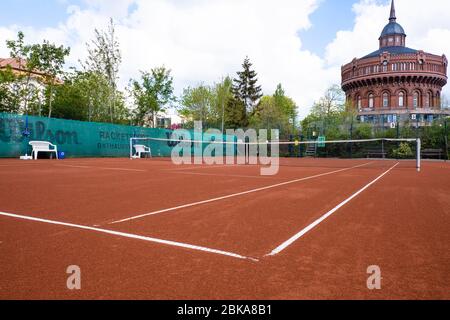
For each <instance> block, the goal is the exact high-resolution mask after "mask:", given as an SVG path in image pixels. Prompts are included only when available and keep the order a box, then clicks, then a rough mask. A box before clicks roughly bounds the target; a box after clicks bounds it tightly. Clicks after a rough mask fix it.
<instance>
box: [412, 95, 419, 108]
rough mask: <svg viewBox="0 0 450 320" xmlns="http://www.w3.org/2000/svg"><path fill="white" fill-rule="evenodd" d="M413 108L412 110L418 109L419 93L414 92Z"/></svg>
mask: <svg viewBox="0 0 450 320" xmlns="http://www.w3.org/2000/svg"><path fill="white" fill-rule="evenodd" d="M413 107H414V108H418V107H419V93H418V92H414V96H413Z"/></svg>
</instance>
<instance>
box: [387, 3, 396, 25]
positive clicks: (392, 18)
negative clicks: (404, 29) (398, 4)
mask: <svg viewBox="0 0 450 320" xmlns="http://www.w3.org/2000/svg"><path fill="white" fill-rule="evenodd" d="M389 21H390V22H396V21H397V17H396V16H395V3H394V0H392V2H391V15H390V17H389Z"/></svg>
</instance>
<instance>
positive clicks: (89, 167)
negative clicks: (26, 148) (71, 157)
mask: <svg viewBox="0 0 450 320" xmlns="http://www.w3.org/2000/svg"><path fill="white" fill-rule="evenodd" d="M56 166H57V167H69V168H81V169H100V170H117V171H137V172H147V170H141V169H127V168H107V167H95V166H75V165H69V164H57V165H56Z"/></svg>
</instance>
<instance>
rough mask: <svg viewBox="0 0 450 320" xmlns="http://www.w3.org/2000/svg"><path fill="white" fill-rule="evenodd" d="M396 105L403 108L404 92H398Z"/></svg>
mask: <svg viewBox="0 0 450 320" xmlns="http://www.w3.org/2000/svg"><path fill="white" fill-rule="evenodd" d="M398 106H399V107H400V108H403V107H404V106H405V94H404V93H403V91H401V92H400V93H399V94H398Z"/></svg>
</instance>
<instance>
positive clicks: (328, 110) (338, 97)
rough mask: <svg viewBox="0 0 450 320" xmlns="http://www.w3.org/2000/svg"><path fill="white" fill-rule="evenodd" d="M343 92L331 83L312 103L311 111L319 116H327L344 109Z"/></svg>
mask: <svg viewBox="0 0 450 320" xmlns="http://www.w3.org/2000/svg"><path fill="white" fill-rule="evenodd" d="M344 100H345V94H344V92H343V91H342V89H341V87H340V86H339V85H333V86H331V87H330V88H328V89H327V91H325V94H324V96H323V97H322V98H320V99H319V101H318V102H316V103H315V104H314V106H313V107H312V110H311V112H312V113H313V114H315V115H317V116H319V117H327V116H330V115H332V114H333V113H339V112H342V111H344V110H345V103H344Z"/></svg>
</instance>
